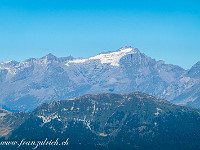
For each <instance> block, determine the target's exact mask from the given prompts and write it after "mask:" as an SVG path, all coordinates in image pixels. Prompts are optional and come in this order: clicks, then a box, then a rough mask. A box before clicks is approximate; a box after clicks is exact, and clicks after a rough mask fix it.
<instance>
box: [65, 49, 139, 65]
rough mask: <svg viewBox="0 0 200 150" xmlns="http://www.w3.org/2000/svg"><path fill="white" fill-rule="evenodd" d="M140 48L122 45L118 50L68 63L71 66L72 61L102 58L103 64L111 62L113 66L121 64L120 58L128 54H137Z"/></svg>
mask: <svg viewBox="0 0 200 150" xmlns="http://www.w3.org/2000/svg"><path fill="white" fill-rule="evenodd" d="M137 52H138V50H137V49H135V48H131V47H122V48H121V49H119V50H118V51H114V52H110V53H104V54H98V55H96V56H93V57H90V58H87V59H75V60H72V61H69V62H68V63H67V64H66V65H67V66H69V64H70V63H84V62H86V61H89V60H100V62H101V64H110V65H112V66H119V61H120V59H121V58H122V57H123V56H125V55H128V54H135V53H137Z"/></svg>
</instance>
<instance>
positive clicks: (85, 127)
mask: <svg viewBox="0 0 200 150" xmlns="http://www.w3.org/2000/svg"><path fill="white" fill-rule="evenodd" d="M5 120H6V121H7V120H10V121H11V122H13V123H12V124H8V126H7V128H4V130H6V129H8V131H10V132H7V134H5V133H4V136H5V137H6V139H7V140H8V141H19V142H20V141H21V140H22V139H25V140H26V141H29V140H30V141H35V140H36V141H41V140H42V141H43V140H45V138H48V139H51V140H54V139H57V138H58V137H59V141H66V139H67V138H69V145H67V146H58V145H57V146H52V145H51V146H46V147H45V146H38V148H37V149H52V150H57V149H58V150H60V149H63V150H66V149H72V150H73V149H91V150H94V149H95V150H96V149H98V150H100V149H109V150H110V149H111V150H112V149H113V150H115V149H123V150H124V149H125V150H129V149H138V150H141V149H155V150H160V149H165V150H177V149H185V150H188V149H191V150H198V149H199V148H200V143H199V140H200V135H199V133H200V126H199V124H200V111H199V110H198V109H194V108H190V107H185V106H177V105H174V104H172V103H170V102H168V101H166V100H161V99H158V98H155V97H153V96H151V95H148V94H144V93H140V92H132V93H129V94H112V93H101V94H89V95H84V96H80V97H77V98H74V99H70V100H62V101H54V102H51V103H44V104H42V105H40V106H39V107H37V108H36V109H35V110H34V111H32V112H30V113H26V114H24V113H13V114H8V115H6V116H4V117H3V118H2V119H0V126H1V124H2V123H5ZM7 122H8V121H7ZM0 134H1V132H0ZM1 136H2V135H1ZM0 148H1V149H6V148H10V149H15V148H16V147H15V146H9V147H8V146H5V147H3V146H0ZM27 148H29V149H31V148H33V146H31V145H30V146H29V147H28V146H26V147H25V146H24V147H23V145H22V147H20V149H27Z"/></svg>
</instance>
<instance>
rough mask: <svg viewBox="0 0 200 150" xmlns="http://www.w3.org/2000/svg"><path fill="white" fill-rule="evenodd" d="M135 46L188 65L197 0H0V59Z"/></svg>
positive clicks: (193, 50) (192, 59)
mask: <svg viewBox="0 0 200 150" xmlns="http://www.w3.org/2000/svg"><path fill="white" fill-rule="evenodd" d="M125 45H127V46H132V47H137V48H139V50H140V51H141V52H143V53H145V54H146V55H148V56H151V57H152V58H155V59H157V60H164V61H165V62H166V63H171V64H176V65H180V66H181V67H183V68H185V69H188V68H190V67H191V66H192V65H194V64H195V63H196V62H197V61H200V2H198V1H197V0H196V1H194V0H190V1H189V0H187V1H186V0H163V1H161V0H145V1H144V0H130V1H128V0H122V1H118V0H115V1H114V0H112V1H111V0H99V1H98V0H96V1H95V0H91V1H90V0H84V1H79V0H19V1H18V0H0V62H2V61H7V60H11V59H12V60H17V61H23V60H25V59H28V58H31V57H35V58H39V57H42V56H44V55H46V54H48V53H53V54H54V55H56V56H58V57H61V56H69V55H72V56H74V57H89V56H93V55H96V54H98V53H100V52H106V51H113V50H117V49H118V48H120V47H122V46H125Z"/></svg>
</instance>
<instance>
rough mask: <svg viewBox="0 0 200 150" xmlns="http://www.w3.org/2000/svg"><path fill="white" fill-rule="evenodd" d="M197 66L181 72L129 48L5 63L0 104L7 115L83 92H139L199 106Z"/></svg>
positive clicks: (0, 80)
mask: <svg viewBox="0 0 200 150" xmlns="http://www.w3.org/2000/svg"><path fill="white" fill-rule="evenodd" d="M198 66H199V65H198V63H197V64H196V65H195V66H194V67H193V68H192V69H191V70H189V71H188V70H184V69H182V68H181V67H179V66H176V65H169V64H165V63H164V62H163V61H156V60H155V59H152V58H150V57H148V56H146V55H145V54H143V53H141V52H140V51H139V50H138V49H137V48H132V47H122V48H120V49H119V50H117V51H112V52H107V53H101V54H98V55H96V56H93V57H89V58H77V59H75V58H73V57H71V56H69V57H62V58H57V57H56V56H54V55H52V54H48V55H46V56H44V57H42V58H38V59H36V58H30V59H28V60H26V61H23V62H20V63H19V62H16V61H8V62H3V63H0V105H1V106H2V108H6V109H9V110H12V111H14V110H16V111H20V110H22V111H31V110H33V109H34V108H36V107H37V106H38V105H40V104H41V103H43V102H50V101H53V100H62V99H69V98H74V97H77V96H81V95H84V94H97V93H101V92H106V93H121V94H122V93H129V92H132V91H140V92H144V93H148V94H151V95H153V96H156V97H159V98H163V99H166V100H169V101H171V100H173V102H174V103H177V104H180V105H191V106H194V107H199V106H198V101H199V100H198V98H199V95H200V94H198V93H199V88H198V85H199V77H200V76H199V75H198V68H199V67H198ZM193 91H195V93H196V94H194V95H193V94H192V92H193ZM185 93H186V94H185ZM187 93H188V94H187ZM183 94H185V95H183ZM191 94H192V96H191ZM193 102H195V103H193Z"/></svg>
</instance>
